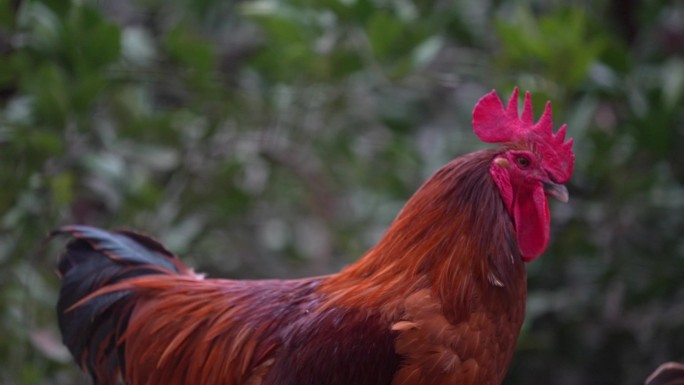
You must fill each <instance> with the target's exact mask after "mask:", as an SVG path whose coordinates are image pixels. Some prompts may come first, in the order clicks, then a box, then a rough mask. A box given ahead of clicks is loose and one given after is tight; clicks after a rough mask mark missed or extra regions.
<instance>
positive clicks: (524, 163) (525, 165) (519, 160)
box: [515, 156, 530, 168]
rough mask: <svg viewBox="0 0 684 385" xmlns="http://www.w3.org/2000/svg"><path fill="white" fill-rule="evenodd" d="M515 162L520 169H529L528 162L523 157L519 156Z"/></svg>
mask: <svg viewBox="0 0 684 385" xmlns="http://www.w3.org/2000/svg"><path fill="white" fill-rule="evenodd" d="M515 162H516V163H517V164H518V166H520V167H521V168H528V167H530V160H529V159H527V158H525V157H524V156H519V157H517V158H515Z"/></svg>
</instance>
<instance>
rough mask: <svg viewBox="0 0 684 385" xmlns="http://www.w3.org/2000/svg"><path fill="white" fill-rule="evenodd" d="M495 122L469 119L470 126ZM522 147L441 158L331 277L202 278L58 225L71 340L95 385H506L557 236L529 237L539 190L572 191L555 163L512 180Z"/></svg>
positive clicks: (175, 263) (159, 253)
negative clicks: (67, 238)
mask: <svg viewBox="0 0 684 385" xmlns="http://www.w3.org/2000/svg"><path fill="white" fill-rule="evenodd" d="M490 95H491V94H490ZM514 98H516V99H517V94H515V93H514ZM497 99H498V97H497ZM483 100H484V101H485V102H486V100H485V99H483ZM512 100H513V98H512ZM527 102H528V103H529V96H528V100H527ZM482 103H483V101H481V102H480V104H482ZM499 104H500V102H499ZM510 106H511V105H510V104H509V109H510ZM485 107H487V106H485ZM495 107H496V106H495ZM487 108H490V107H487ZM516 108H517V107H516ZM526 108H527V107H526ZM477 111H478V110H477V108H476V111H475V112H476V114H475V116H476V117H477ZM504 112H506V111H504ZM530 114H531V111H530ZM516 116H517V111H516ZM523 119H525V113H523ZM542 120H543V118H542ZM487 124H489V122H484V123H482V122H481V121H480V122H477V121H475V120H474V125H475V128H476V133H477V129H478V126H479V127H485V126H486V125H487ZM485 128H486V127H485ZM478 135H480V136H481V137H482V135H481V134H480V133H478ZM552 138H553V136H552ZM485 140H486V139H485ZM560 143H561V144H563V139H562V138H561V139H560ZM524 151H525V150H523V149H522V148H521V147H520V146H519V145H517V144H515V142H514V144H513V145H508V146H502V147H499V148H497V149H491V150H483V151H479V152H476V153H472V154H469V155H466V156H463V157H460V158H457V159H456V160H454V161H452V162H451V163H449V164H447V165H446V166H444V167H443V168H442V169H440V170H439V171H437V172H436V173H435V174H434V175H433V176H432V177H431V178H430V179H429V180H428V181H427V182H426V183H425V184H424V185H423V186H422V187H421V188H420V189H419V190H418V192H416V194H415V195H414V196H413V197H412V198H411V199H410V200H409V201H408V203H407V204H406V206H405V207H404V209H403V210H402V211H401V213H400V214H399V215H398V217H397V218H396V220H395V221H394V222H393V223H392V225H391V226H390V228H389V229H388V231H387V233H386V234H385V235H384V237H383V238H382V239H381V240H380V241H379V243H378V244H377V245H376V246H375V247H373V248H372V249H371V250H369V251H368V252H367V253H366V255H365V256H364V257H362V258H361V259H360V260H359V261H358V262H356V263H355V264H353V265H351V266H349V267H348V268H346V269H344V270H343V271H341V272H340V273H338V274H334V275H329V276H323V277H315V278H308V279H300V280H260V281H246V280H221V279H205V278H203V277H202V276H200V275H197V274H195V273H194V272H193V271H192V270H191V269H189V268H188V267H186V266H185V265H184V264H183V263H182V262H180V260H179V259H178V257H176V256H175V255H173V254H172V253H171V252H170V251H168V250H167V249H165V248H164V247H163V246H162V245H161V244H159V243H158V242H156V241H154V240H153V239H151V238H149V237H147V236H145V235H141V234H139V233H136V232H132V231H127V230H122V231H117V232H106V231H103V230H99V229H95V228H92V227H87V226H66V227H63V228H62V229H60V230H57V231H56V234H64V233H67V234H70V235H71V236H73V237H74V239H73V240H72V241H71V242H70V243H69V244H68V245H67V248H66V250H65V252H64V253H63V254H62V255H61V257H60V260H59V263H58V273H59V274H60V276H61V277H62V288H61V292H60V300H59V303H58V317H59V322H60V329H61V330H62V334H63V340H64V343H65V344H66V345H67V346H68V347H69V349H70V351H71V353H72V355H73V356H74V358H75V359H76V361H77V362H78V363H79V364H80V366H81V368H82V369H83V370H86V371H88V372H89V373H90V375H91V377H92V379H93V382H94V383H95V384H97V385H114V384H115V383H116V382H117V380H118V378H119V377H121V378H123V380H124V382H125V383H126V384H128V385H161V384H169V385H180V384H193V383H198V384H206V385H218V384H224V385H225V384H227V385H289V384H292V385H308V384H311V385H318V384H330V385H336V384H340V385H342V384H345V385H346V384H355V385H366V384H368V385H371V384H373V385H377V384H387V385H414V384H415V385H422V384H425V385H427V384H459V385H468V384H485V385H488V384H492V385H494V384H500V383H501V381H502V380H503V377H504V375H505V372H506V369H507V366H508V363H509V362H510V359H511V357H512V355H513V351H514V347H515V342H516V339H517V337H518V333H519V331H520V327H521V324H522V322H523V319H524V309H525V293H526V274H525V269H524V261H527V260H531V259H534V258H536V257H537V256H538V255H539V254H541V252H543V249H544V248H545V247H546V244H545V243H544V242H543V240H544V237H546V238H545V239H546V240H547V241H548V233H547V234H541V235H539V237H541V238H542V243H544V244H543V245H542V244H540V243H539V241H538V240H537V238H535V237H534V234H531V232H535V231H542V232H543V231H547V232H548V207H547V206H546V198H545V197H544V194H546V195H554V196H558V197H560V198H567V192H566V193H565V194H566V195H565V196H564V195H563V190H562V189H561V188H560V187H559V186H560V185H559V184H557V183H555V182H562V180H560V179H562V176H561V177H558V176H553V175H552V172H551V171H549V172H548V175H547V176H542V177H545V178H547V179H548V180H546V179H545V180H543V181H536V180H535V181H533V182H529V183H530V184H532V183H536V184H535V185H534V189H533V188H528V186H527V184H524V185H519V183H521V182H519V181H518V180H515V179H514V177H515V175H516V174H515V173H516V172H518V171H520V170H518V169H517V168H516V169H515V170H514V169H513V167H518V166H514V165H513V162H517V161H518V158H517V157H519V156H522V155H521V152H524ZM525 154H527V153H525ZM525 156H529V155H525ZM530 161H532V162H533V161H535V159H530ZM522 163H523V162H521V165H520V167H521V170H522V171H520V172H523V174H524V176H525V177H526V178H528V179H530V178H532V177H530V176H529V175H528V174H526V173H525V172H527V171H526V170H527V167H524V166H529V165H528V164H527V163H525V164H522ZM497 167H500V168H502V169H503V171H505V172H507V173H508V174H510V175H512V176H511V177H510V178H509V179H508V180H507V179H506V178H507V177H506V175H503V174H502V170H498V169H497ZM570 167H571V166H570ZM538 168H539V169H542V170H543V169H545V168H544V167H543V165H542V166H539V167H538ZM533 171H534V170H533ZM566 171H567V170H566ZM530 172H531V171H530ZM535 172H536V171H535ZM502 175H503V176H502ZM535 175H536V174H535ZM540 175H541V174H540ZM567 177H569V174H568V175H567ZM525 183H528V182H525ZM507 185H508V186H509V187H510V189H509V190H510V191H509V192H510V194H509V195H510V196H508V195H506V192H505V191H506V187H505V186H507ZM537 185H538V186H537ZM502 186H504V187H502ZM549 186H550V187H549ZM537 187H539V188H541V189H542V190H541V191H542V195H541V198H542V199H543V202H542V201H538V198H539V196H538V190H535V189H536V188H537ZM528 190H530V191H531V192H530V191H528ZM535 194H536V195H535ZM528 195H529V196H528ZM529 197H531V198H530V199H537V201H535V202H534V203H535V204H536V205H533V206H530V207H523V208H520V207H518V203H519V200H523V203H524V199H527V198H529ZM530 210H532V213H533V214H535V215H536V216H535V215H532V217H533V218H532V219H530V221H531V223H528V224H526V223H525V221H526V220H527V217H526V216H521V212H522V213H523V214H524V213H529V212H530ZM540 218H541V222H540V221H539V219H540ZM544 218H546V219H547V223H546V226H547V227H544ZM521 221H522V222H523V223H521ZM521 226H522V227H521ZM540 226H541V227H540ZM530 237H531V238H530Z"/></svg>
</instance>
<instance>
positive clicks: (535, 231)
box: [513, 184, 551, 262]
mask: <svg viewBox="0 0 684 385" xmlns="http://www.w3.org/2000/svg"><path fill="white" fill-rule="evenodd" d="M513 217H514V222H515V231H516V233H517V235H518V247H520V252H521V253H522V257H523V260H524V261H525V262H530V261H532V260H534V259H536V258H537V257H539V256H540V255H542V253H543V252H544V251H545V250H546V246H547V245H548V244H549V228H550V222H551V217H550V215H549V205H548V202H547V200H546V196H545V194H544V188H543V187H542V186H541V184H540V185H539V186H538V187H536V188H535V189H534V190H531V191H530V190H528V191H519V192H518V194H517V196H516V197H515V203H514V209H513Z"/></svg>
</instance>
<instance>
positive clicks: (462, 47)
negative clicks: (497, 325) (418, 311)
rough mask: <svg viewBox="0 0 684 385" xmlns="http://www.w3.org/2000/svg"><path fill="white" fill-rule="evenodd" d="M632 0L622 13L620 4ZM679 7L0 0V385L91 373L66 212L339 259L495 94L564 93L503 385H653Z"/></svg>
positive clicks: (678, 326)
mask: <svg viewBox="0 0 684 385" xmlns="http://www.w3.org/2000/svg"><path fill="white" fill-rule="evenodd" d="M618 10H619V11H618ZM682 15H684V8H683V7H682V5H681V4H680V3H678V2H648V4H635V2H625V3H624V4H623V3H622V2H619V1H613V2H605V1H604V2H597V3H595V4H593V5H591V6H584V7H581V6H579V5H572V6H571V5H566V4H563V2H538V1H532V0H529V1H508V0H502V1H496V2H469V1H454V2H434V1H427V2H418V3H413V2H410V1H404V0H392V1H386V0H319V1H306V0H291V1H285V2H283V1H270V0H262V1H250V2H225V1H219V0H202V1H192V2H190V1H170V2H162V1H136V0H125V1H124V0H122V1H116V2H93V1H75V0H72V1H56V0H25V1H9V2H0V56H1V57H0V185H2V188H1V189H0V309H2V312H0V334H1V335H3V338H2V339H0V362H2V363H0V383H2V384H5V383H6V384H27V385H32V384H73V383H84V384H85V383H88V381H87V379H86V378H85V377H84V376H83V375H80V374H79V373H77V371H76V370H75V369H74V365H73V364H72V363H71V359H70V357H69V355H68V353H67V352H66V351H65V349H64V348H63V347H62V346H61V344H60V343H59V337H58V334H57V331H56V325H55V318H54V314H53V311H54V310H53V308H54V304H55V300H56V296H57V293H56V288H57V286H58V279H57V277H55V276H54V273H53V263H54V260H55V255H56V252H57V247H58V245H56V244H57V243H59V242H55V244H51V245H47V246H45V245H43V244H42V241H43V239H44V237H45V235H46V234H47V233H48V232H49V231H50V230H51V229H53V228H55V227H57V226H59V225H62V224H66V223H73V222H79V223H90V224H94V225H98V226H103V227H117V226H130V227H134V228H139V229H144V230H145V231H146V232H148V233H151V234H155V235H156V236H157V237H159V238H160V239H161V240H162V241H163V242H165V243H166V244H167V245H168V246H169V247H170V248H171V249H172V250H174V251H176V252H178V253H180V254H183V255H184V259H186V260H188V262H189V263H190V264H192V265H194V266H196V267H197V268H198V269H199V270H201V271H206V272H208V273H209V274H210V275H212V276H223V277H250V278H261V277H276V276H277V277H296V276H305V275H314V274H321V273H326V272H331V271H335V270H337V269H339V268H340V267H341V266H343V265H344V264H346V263H349V262H350V261H353V260H355V259H357V258H358V257H359V256H360V255H361V254H362V253H363V252H364V250H366V249H367V248H368V247H370V246H371V245H372V244H373V243H374V242H375V241H376V240H377V238H378V237H379V236H380V234H381V233H382V231H383V230H384V229H385V228H386V226H387V224H388V223H389V222H390V221H391V220H392V218H393V217H394V216H395V215H396V213H397V212H398V211H399V210H400V208H401V206H402V204H403V202H405V201H406V199H407V198H408V197H409V196H410V194H411V193H412V192H413V191H414V190H415V189H416V188H417V187H418V186H419V185H420V183H421V182H422V181H423V180H424V179H425V178H426V177H427V176H428V175H429V174H431V173H432V172H433V171H434V170H436V168H437V167H439V166H440V165H442V164H444V163H446V162H447V161H448V160H449V159H451V158H453V157H455V156H458V155H461V154H464V153H466V152H470V151H472V150H474V149H477V148H481V147H483V146H484V145H483V144H481V143H479V142H478V141H477V139H476V138H474V135H472V132H471V127H470V125H469V122H470V119H471V116H470V113H471V111H472V106H473V104H474V103H475V101H476V100H477V99H478V98H479V97H480V96H482V95H483V94H484V93H486V92H488V91H489V90H491V89H492V88H497V89H498V90H499V92H500V95H501V96H503V97H507V96H508V94H509V93H510V91H511V89H512V86H513V85H519V86H520V87H521V88H522V89H523V90H526V89H529V90H530V91H531V92H532V94H533V98H534V105H535V108H536V110H537V111H538V112H539V111H541V108H542V106H543V103H544V102H545V100H546V99H550V100H552V102H553V103H554V115H555V119H556V121H557V122H567V123H568V125H569V128H568V131H569V134H570V136H572V137H574V138H575V151H576V154H577V165H576V171H575V174H574V176H573V178H572V180H571V181H570V184H569V189H570V193H571V202H570V203H569V204H566V205H555V204H554V206H553V207H552V211H553V214H552V217H553V226H554V228H553V234H552V243H551V247H550V249H549V250H548V251H547V253H546V255H545V256H544V257H543V258H540V259H539V260H538V261H535V262H534V263H532V264H530V265H529V266H528V271H529V298H528V300H529V301H528V316H527V320H526V323H525V326H524V330H523V334H522V336H521V338H520V343H519V347H518V352H517V355H516V358H515V360H514V364H513V366H512V368H511V370H510V374H509V376H508V379H507V380H506V383H507V384H518V383H520V384H522V383H554V384H567V385H574V384H594V383H596V384H599V383H600V384H640V383H642V381H643V379H644V378H645V377H646V375H647V374H648V373H649V372H650V370H652V369H653V368H654V367H655V366H656V365H657V364H658V363H660V362H661V361H665V360H683V359H684V349H683V348H682V347H681V343H680V339H681V338H682V337H684V289H683V287H682V285H681V284H680V282H681V277H682V276H683V274H682V273H683V272H684V243H683V242H684V238H682V234H684V167H683V166H682V165H684V129H683V128H682V127H684V109H682V108H681V107H682V105H684V59H683V58H682V57H683V55H684V31H683V30H682V28H681V26H682V25H684V20H682Z"/></svg>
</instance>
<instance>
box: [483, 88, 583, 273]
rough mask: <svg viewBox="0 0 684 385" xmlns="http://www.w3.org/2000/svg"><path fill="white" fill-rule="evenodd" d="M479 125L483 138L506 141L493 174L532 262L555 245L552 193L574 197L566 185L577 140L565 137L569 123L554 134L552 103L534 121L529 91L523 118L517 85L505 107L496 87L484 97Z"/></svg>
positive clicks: (526, 257)
mask: <svg viewBox="0 0 684 385" xmlns="http://www.w3.org/2000/svg"><path fill="white" fill-rule="evenodd" d="M473 128H474V131H475V134H476V135H477V136H478V137H479V138H480V139H481V140H482V141H484V142H486V143H502V144H503V147H502V151H501V152H500V153H498V154H497V155H496V156H495V157H494V159H493V160H492V164H491V167H490V169H489V173H490V174H491V176H492V178H493V180H494V182H495V183H496V185H497V187H498V188H499V192H500V194H501V198H502V200H503V202H504V205H505V206H506V209H507V210H508V214H509V215H510V216H511V218H512V220H513V223H514V225H515V230H516V236H517V240H518V247H519V248H520V252H521V254H522V257H523V259H524V260H525V261H526V262H529V261H532V260H533V259H535V258H537V257H539V256H540V255H541V254H542V253H543V252H544V250H546V247H547V245H548V243H549V225H550V216H549V207H548V203H547V200H546V196H552V197H555V198H557V199H558V200H560V201H562V202H567V201H568V190H567V189H566V188H565V186H564V185H563V183H565V182H567V181H568V179H570V176H571V175H572V168H573V165H574V162H575V154H574V153H573V151H572V139H570V140H568V141H567V142H566V141H565V128H566V126H565V125H563V126H561V128H560V129H559V130H558V132H557V133H556V134H554V133H553V122H552V119H551V103H550V102H547V104H546V108H545V109H544V113H543V114H542V116H541V118H540V119H539V121H537V123H535V122H534V117H533V115H532V102H531V100H530V93H529V92H527V93H525V105H524V107H523V111H522V116H520V115H519V114H518V89H517V88H516V89H515V90H514V91H513V95H512V96H511V98H510V100H509V101H508V106H507V107H506V108H505V109H504V107H503V103H502V102H501V99H499V97H498V96H497V94H496V91H492V92H490V93H489V94H487V95H485V96H484V97H482V99H480V100H479V102H478V103H477V105H476V106H475V109H474V111H473Z"/></svg>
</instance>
